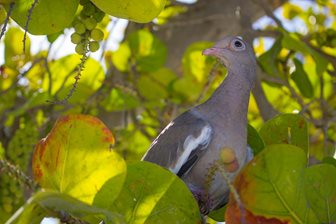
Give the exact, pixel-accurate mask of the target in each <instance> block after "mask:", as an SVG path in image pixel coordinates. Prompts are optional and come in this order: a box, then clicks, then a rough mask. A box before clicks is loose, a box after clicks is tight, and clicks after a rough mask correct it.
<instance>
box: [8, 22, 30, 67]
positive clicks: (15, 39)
mask: <svg viewBox="0 0 336 224" xmlns="http://www.w3.org/2000/svg"><path fill="white" fill-rule="evenodd" d="M23 36H24V33H23V32H22V31H21V30H20V29H19V28H17V27H12V28H10V29H8V31H7V32H6V35H5V64H6V66H8V67H10V68H13V69H15V68H18V67H21V66H23V65H24V64H25V63H26V62H27V61H29V60H30V39H29V37H27V38H26V51H25V53H23V42H22V40H23Z"/></svg>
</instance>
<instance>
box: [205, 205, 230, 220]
mask: <svg viewBox="0 0 336 224" xmlns="http://www.w3.org/2000/svg"><path fill="white" fill-rule="evenodd" d="M226 208H227V206H226V205H225V206H224V207H221V208H220V209H217V210H214V211H211V212H210V213H209V214H208V217H210V218H211V219H213V220H215V221H216V222H224V221H225V218H224V216H225V212H226Z"/></svg>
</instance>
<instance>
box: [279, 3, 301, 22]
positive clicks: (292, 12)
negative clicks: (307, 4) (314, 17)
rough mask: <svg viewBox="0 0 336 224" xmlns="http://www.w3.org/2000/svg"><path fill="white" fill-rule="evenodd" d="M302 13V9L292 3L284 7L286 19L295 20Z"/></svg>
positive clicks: (283, 12) (283, 11) (283, 13)
mask: <svg viewBox="0 0 336 224" xmlns="http://www.w3.org/2000/svg"><path fill="white" fill-rule="evenodd" d="M302 12H303V10H302V8H300V7H299V6H297V5H294V4H291V3H286V4H284V5H283V6H282V15H283V16H284V17H285V18H286V19H293V18H294V17H296V16H297V15H298V14H300V13H302Z"/></svg>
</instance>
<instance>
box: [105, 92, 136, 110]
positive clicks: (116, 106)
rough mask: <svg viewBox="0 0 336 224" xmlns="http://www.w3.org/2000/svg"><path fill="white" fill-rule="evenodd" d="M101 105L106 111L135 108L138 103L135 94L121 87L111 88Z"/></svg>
mask: <svg viewBox="0 0 336 224" xmlns="http://www.w3.org/2000/svg"><path fill="white" fill-rule="evenodd" d="M101 105H102V106H103V107H104V108H105V109H106V110H107V111H123V110H131V109H134V108H137V107H138V106H139V105H140V102H139V100H138V99H137V97H136V96H133V95H132V94H130V93H127V92H125V91H122V90H121V89H116V88H114V89H112V90H111V91H110V94H109V95H108V97H106V98H105V99H104V100H103V101H102V102H101Z"/></svg>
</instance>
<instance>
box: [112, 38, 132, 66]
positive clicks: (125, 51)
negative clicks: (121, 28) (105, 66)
mask: <svg viewBox="0 0 336 224" xmlns="http://www.w3.org/2000/svg"><path fill="white" fill-rule="evenodd" d="M130 57H131V49H130V47H129V45H128V43H127V42H124V43H121V44H120V45H119V48H118V50H117V51H115V52H113V54H112V63H113V65H114V66H115V67H116V68H117V69H118V70H119V71H122V72H126V71H128V70H129V69H130Z"/></svg>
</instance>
